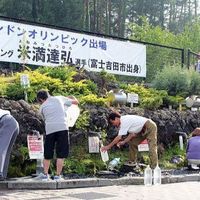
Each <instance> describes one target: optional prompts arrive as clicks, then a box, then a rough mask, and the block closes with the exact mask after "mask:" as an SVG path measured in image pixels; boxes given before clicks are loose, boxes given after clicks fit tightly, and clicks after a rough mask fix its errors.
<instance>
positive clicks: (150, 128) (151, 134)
mask: <svg viewBox="0 0 200 200" xmlns="http://www.w3.org/2000/svg"><path fill="white" fill-rule="evenodd" d="M145 125H146V128H147V135H146V138H147V141H148V144H149V157H150V161H151V164H150V165H151V168H153V169H154V168H155V167H156V165H157V164H158V153H157V126H156V124H155V122H153V121H152V120H149V121H147V123H146V124H145Z"/></svg>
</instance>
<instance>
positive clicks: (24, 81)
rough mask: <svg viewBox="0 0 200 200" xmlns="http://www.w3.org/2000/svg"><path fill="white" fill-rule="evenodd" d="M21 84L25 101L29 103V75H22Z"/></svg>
mask: <svg viewBox="0 0 200 200" xmlns="http://www.w3.org/2000/svg"><path fill="white" fill-rule="evenodd" d="M20 82H21V86H22V87H23V88H24V99H25V101H28V95H27V88H29V87H30V81H29V76H28V75H27V74H22V75H21V76H20Z"/></svg>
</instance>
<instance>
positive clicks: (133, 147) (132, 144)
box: [128, 135, 145, 163]
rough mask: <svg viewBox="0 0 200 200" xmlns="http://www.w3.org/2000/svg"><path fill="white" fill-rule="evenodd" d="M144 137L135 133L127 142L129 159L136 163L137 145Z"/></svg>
mask: <svg viewBox="0 0 200 200" xmlns="http://www.w3.org/2000/svg"><path fill="white" fill-rule="evenodd" d="M144 139H145V137H143V136H142V135H137V136H136V137H134V138H133V139H132V140H131V141H129V142H128V144H129V160H130V161H132V162H134V163H136V162H137V154H138V145H139V144H140V143H141V142H142V141H143V140H144Z"/></svg>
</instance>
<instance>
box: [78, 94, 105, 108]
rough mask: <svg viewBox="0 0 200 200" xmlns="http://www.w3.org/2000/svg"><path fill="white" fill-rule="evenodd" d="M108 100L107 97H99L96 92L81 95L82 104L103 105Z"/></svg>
mask: <svg viewBox="0 0 200 200" xmlns="http://www.w3.org/2000/svg"><path fill="white" fill-rule="evenodd" d="M106 102H107V99H105V98H102V97H98V96H97V95H95V94H88V95H86V96H82V97H80V103H81V104H95V105H100V106H103V105H105V104H106Z"/></svg>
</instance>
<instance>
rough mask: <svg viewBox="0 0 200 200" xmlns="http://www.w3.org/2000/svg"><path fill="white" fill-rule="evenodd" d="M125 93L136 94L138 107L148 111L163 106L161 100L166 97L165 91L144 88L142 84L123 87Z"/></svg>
mask: <svg viewBox="0 0 200 200" xmlns="http://www.w3.org/2000/svg"><path fill="white" fill-rule="evenodd" d="M124 91H125V92H126V93H136V94H138V96H139V106H140V107H143V108H148V109H155V108H159V107H160V106H161V105H162V104H163V98H164V97H166V96H167V92H166V91H163V90H162V91H158V90H155V89H153V88H146V87H144V86H143V85H142V84H141V85H138V84H133V85H131V84H129V85H128V86H125V85H124Z"/></svg>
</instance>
